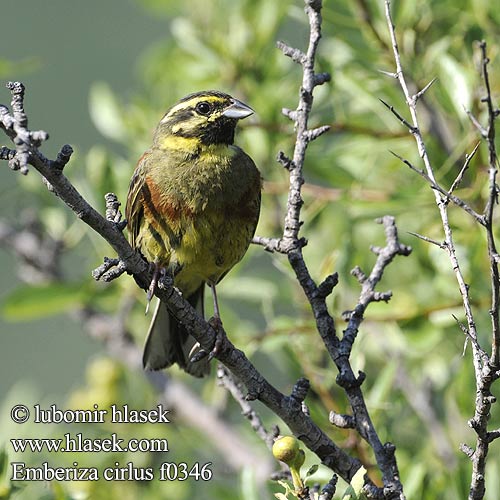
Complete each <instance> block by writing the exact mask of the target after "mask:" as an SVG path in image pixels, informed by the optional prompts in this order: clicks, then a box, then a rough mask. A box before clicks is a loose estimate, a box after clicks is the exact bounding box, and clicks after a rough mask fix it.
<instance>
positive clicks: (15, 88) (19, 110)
mask: <svg viewBox="0 0 500 500" xmlns="http://www.w3.org/2000/svg"><path fill="white" fill-rule="evenodd" d="M6 87H7V88H8V89H9V90H10V93H11V96H12V100H11V106H12V114H13V115H14V120H15V121H16V122H17V123H18V124H19V125H20V126H21V127H22V128H26V127H27V126H28V117H27V116H26V113H25V112H24V90H25V88H24V85H23V84H22V83H21V82H8V83H7V84H6Z"/></svg>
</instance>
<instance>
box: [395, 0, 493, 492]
mask: <svg viewBox="0 0 500 500" xmlns="http://www.w3.org/2000/svg"><path fill="white" fill-rule="evenodd" d="M385 13H386V19H387V25H388V28H389V32H390V36H391V41H392V48H393V53H394V60H395V62H396V74H397V75H398V81H399V84H400V86H401V89H402V91H403V93H404V95H405V98H406V103H407V105H408V108H409V111H410V114H411V117H412V126H413V132H412V134H413V136H414V138H415V141H416V144H417V148H418V152H419V155H420V157H421V158H422V161H423V163H424V168H425V172H420V171H419V170H418V169H415V168H414V167H413V166H412V165H411V164H409V162H406V161H405V163H406V164H407V165H409V166H410V167H411V168H412V169H413V170H415V171H417V172H419V173H420V174H421V175H422V176H423V177H424V178H425V179H426V180H427V182H428V183H429V185H430V186H431V188H432V189H433V190H434V196H435V200H436V205H437V207H438V209H439V213H440V216H441V222H442V226H443V230H444V234H445V241H444V244H443V245H440V246H441V248H443V250H445V251H446V252H447V254H448V257H449V259H450V263H451V267H452V269H453V271H454V273H455V277H456V280H457V283H458V287H459V290H460V293H461V295H462V303H463V308H464V312H465V317H466V323H467V324H466V325H463V324H461V323H459V325H460V328H461V329H462V331H463V332H464V333H465V334H466V335H467V337H468V338H469V339H470V340H471V345H472V359H473V363H474V372H475V378H476V401H475V411H474V417H473V418H472V419H470V421H469V425H470V427H472V428H473V429H474V430H475V432H476V435H477V439H476V448H475V449H472V448H471V447H469V446H467V445H462V447H461V449H462V451H463V452H464V453H465V454H466V455H467V456H468V457H469V458H470V459H471V461H472V478H471V487H470V492H469V499H470V500H480V499H482V498H483V497H484V494H485V470H486V469H485V465H486V457H487V455H488V446H489V437H488V430H487V425H488V420H489V418H490V414H491V413H490V412H491V405H492V404H493V403H494V402H495V398H492V396H491V392H490V387H491V384H492V383H493V382H494V381H495V380H496V379H498V377H499V373H498V372H499V370H498V366H499V362H500V360H499V355H500V354H499V347H500V325H499V314H500V313H499V306H500V293H499V292H500V283H499V272H498V259H497V255H498V252H497V250H496V247H495V240H494V235H493V230H492V221H493V209H494V206H496V204H497V201H498V200H497V198H498V187H497V185H496V175H497V167H498V161H497V155H496V150H495V144H494V141H495V127H494V120H495V118H496V117H497V116H498V114H499V112H498V110H496V109H495V108H494V106H493V102H492V98H491V89H490V84H489V77H488V63H489V60H488V58H487V55H486V44H485V43H484V42H482V43H481V44H480V47H481V51H482V70H483V80H484V82H485V86H486V92H487V96H486V97H485V98H484V99H483V102H486V105H487V108H488V117H489V119H488V126H487V127H486V128H484V127H483V126H482V125H481V124H480V123H479V122H478V120H477V119H476V118H475V117H474V116H473V115H472V114H471V113H470V112H468V115H469V117H470V118H471V120H472V122H473V124H474V125H475V126H476V128H477V129H478V130H479V132H480V134H481V135H482V136H483V137H484V138H486V140H487V143H488V151H489V188H490V196H489V199H488V202H487V204H486V207H485V211H484V215H483V216H480V215H479V214H476V213H475V212H474V211H473V210H471V209H470V207H468V206H467V205H466V204H465V203H464V202H463V201H462V200H460V203H461V204H460V203H457V201H458V200H459V199H458V198H456V197H455V196H454V195H453V194H452V192H453V190H454V189H456V187H457V186H458V185H459V183H460V181H461V179H462V177H463V173H464V172H465V170H466V168H467V167H468V163H469V161H470V158H468V157H466V163H465V165H464V167H462V169H461V171H460V173H459V175H458V176H457V178H456V179H455V181H454V183H453V184H452V186H451V188H450V191H449V192H443V190H442V189H441V188H440V187H439V185H438V184H437V182H436V180H435V176H434V169H433V167H432V164H431V161H430V159H429V156H428V154H427V150H426V147H425V143H424V139H423V137H422V135H421V132H420V129H419V125H418V116H417V110H416V100H415V99H414V98H412V97H411V96H410V94H409V92H408V86H407V83H406V79H405V75H404V73H403V69H402V65H401V57H400V54H399V49H398V44H397V40H396V33H395V28H394V24H393V21H392V18H391V9H390V1H389V0H385ZM476 149H477V146H476V148H475V150H476ZM475 150H474V151H475ZM470 156H471V157H472V155H470ZM448 200H451V201H453V203H455V204H458V205H459V206H461V207H462V208H463V209H464V210H466V211H467V212H468V213H469V214H470V215H472V216H473V217H474V218H475V219H476V221H477V222H479V223H480V225H481V226H482V227H484V228H485V230H486V234H487V239H488V255H489V259H490V269H491V272H490V274H491V289H492V306H491V310H490V315H491V318H492V336H493V341H492V353H491V357H490V358H489V359H488V355H487V354H486V353H485V351H484V350H483V349H482V348H481V346H480V344H479V341H478V335H477V329H476V324H475V319H474V314H473V310H472V306H471V300H470V296H469V286H468V285H467V283H466V282H465V280H464V277H463V274H462V270H461V266H460V262H459V260H458V258H457V255H456V252H455V245H454V240H453V236H452V230H451V225H450V223H449V220H448V212H447V209H448ZM457 321H458V320H457Z"/></svg>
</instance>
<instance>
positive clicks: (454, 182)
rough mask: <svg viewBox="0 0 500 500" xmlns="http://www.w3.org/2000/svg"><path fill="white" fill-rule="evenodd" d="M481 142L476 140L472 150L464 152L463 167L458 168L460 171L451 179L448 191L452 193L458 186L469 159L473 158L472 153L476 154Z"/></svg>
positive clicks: (467, 166)
mask: <svg viewBox="0 0 500 500" xmlns="http://www.w3.org/2000/svg"><path fill="white" fill-rule="evenodd" d="M480 144H481V143H480V142H478V143H477V144H476V145H475V146H474V149H473V150H472V153H471V154H466V155H465V161H464V165H463V167H462V168H461V169H460V172H459V173H458V175H457V177H456V178H455V180H454V181H453V184H452V185H451V187H450V189H449V191H448V192H449V193H450V194H452V193H453V191H455V189H457V187H458V186H460V184H461V182H462V180H463V178H464V174H465V172H466V170H467V169H468V168H469V164H470V161H471V160H472V158H474V155H475V154H476V151H477V150H478V149H479V145H480Z"/></svg>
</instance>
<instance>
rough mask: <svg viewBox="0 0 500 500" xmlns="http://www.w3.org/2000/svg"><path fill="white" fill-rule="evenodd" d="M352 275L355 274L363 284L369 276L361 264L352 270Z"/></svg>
mask: <svg viewBox="0 0 500 500" xmlns="http://www.w3.org/2000/svg"><path fill="white" fill-rule="evenodd" d="M351 276H354V277H355V278H356V279H357V280H358V282H359V283H361V284H363V283H364V282H365V281H366V280H367V278H368V277H367V276H366V274H365V273H364V272H363V271H362V270H361V268H360V267H359V266H356V267H355V268H354V269H352V270H351Z"/></svg>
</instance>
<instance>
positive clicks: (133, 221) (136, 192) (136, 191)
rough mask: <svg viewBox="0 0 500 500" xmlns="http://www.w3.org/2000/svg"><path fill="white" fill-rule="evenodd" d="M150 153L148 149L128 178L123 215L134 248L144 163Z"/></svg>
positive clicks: (144, 168)
mask: <svg viewBox="0 0 500 500" xmlns="http://www.w3.org/2000/svg"><path fill="white" fill-rule="evenodd" d="M150 154H151V153H150V152H149V151H146V152H145V153H144V154H143V155H142V156H141V158H140V159H139V161H138V162H137V166H136V168H135V171H134V175H133V176H132V179H131V180H130V186H129V188H128V195H127V204H126V207H125V217H126V219H127V224H128V230H129V234H130V244H131V245H132V247H134V248H135V247H136V239H137V236H138V235H139V230H140V227H141V223H142V218H143V216H144V208H143V204H142V187H143V186H144V183H145V181H146V165H147V162H148V158H149V156H150Z"/></svg>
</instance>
